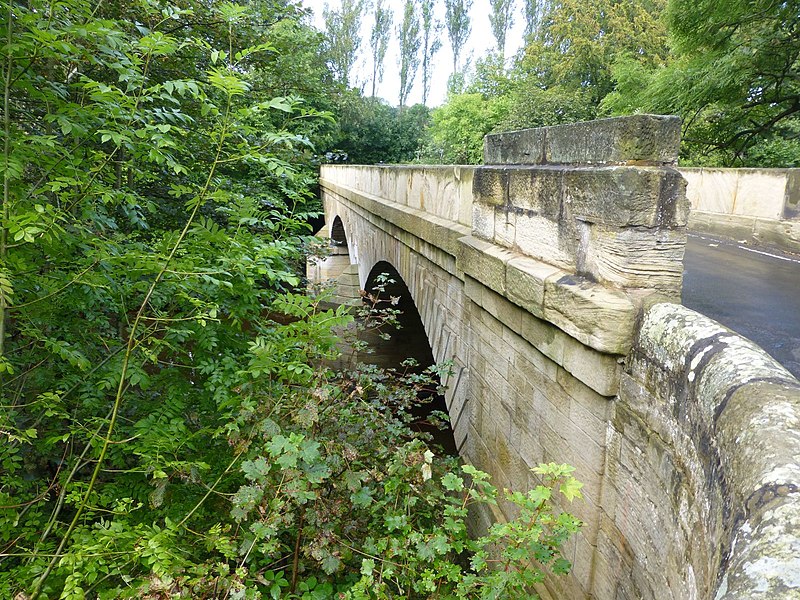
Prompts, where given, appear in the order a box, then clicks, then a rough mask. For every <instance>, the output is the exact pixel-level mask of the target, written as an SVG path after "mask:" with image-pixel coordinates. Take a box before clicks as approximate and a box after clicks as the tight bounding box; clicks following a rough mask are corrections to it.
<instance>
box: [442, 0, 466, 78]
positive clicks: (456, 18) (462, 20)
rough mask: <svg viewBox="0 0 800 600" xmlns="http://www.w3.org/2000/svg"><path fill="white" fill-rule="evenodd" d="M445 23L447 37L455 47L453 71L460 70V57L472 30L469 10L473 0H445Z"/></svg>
mask: <svg viewBox="0 0 800 600" xmlns="http://www.w3.org/2000/svg"><path fill="white" fill-rule="evenodd" d="M444 8H445V24H446V25H447V37H448V38H449V39H450V46H452V48H453V73H456V72H457V71H458V59H459V58H460V57H461V51H462V50H463V49H464V44H466V43H467V40H468V39H469V34H470V33H471V30H472V25H471V24H470V18H469V11H470V10H471V9H472V0H444Z"/></svg>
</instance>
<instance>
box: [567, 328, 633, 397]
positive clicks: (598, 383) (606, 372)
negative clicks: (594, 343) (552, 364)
mask: <svg viewBox="0 0 800 600" xmlns="http://www.w3.org/2000/svg"><path fill="white" fill-rule="evenodd" d="M564 337H565V339H564V357H563V360H562V363H561V364H562V366H563V367H564V369H566V370H567V371H569V372H570V373H571V374H572V375H573V376H575V377H576V378H577V379H579V380H580V381H581V382H583V383H584V384H586V386H587V387H590V388H591V389H593V390H594V391H595V392H597V393H598V394H600V395H601V396H609V397H611V396H614V395H616V393H617V390H618V389H619V376H620V372H621V365H620V358H618V357H616V356H613V355H610V354H604V353H601V352H597V351H596V350H592V349H591V348H589V347H587V346H584V345H583V344H581V343H580V342H579V341H578V340H576V339H574V338H571V337H569V336H564Z"/></svg>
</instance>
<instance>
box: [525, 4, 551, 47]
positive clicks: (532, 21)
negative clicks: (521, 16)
mask: <svg viewBox="0 0 800 600" xmlns="http://www.w3.org/2000/svg"><path fill="white" fill-rule="evenodd" d="M547 3H548V0H523V4H524V5H525V39H526V40H530V39H533V37H534V36H536V35H538V34H539V28H540V25H541V22H542V18H543V15H544V14H546V13H547V12H548V10H549V9H548V4H547Z"/></svg>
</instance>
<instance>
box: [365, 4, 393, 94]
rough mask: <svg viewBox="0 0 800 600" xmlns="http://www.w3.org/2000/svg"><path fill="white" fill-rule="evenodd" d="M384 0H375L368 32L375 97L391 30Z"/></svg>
mask: <svg viewBox="0 0 800 600" xmlns="http://www.w3.org/2000/svg"><path fill="white" fill-rule="evenodd" d="M383 2H384V0H377V3H376V4H375V10H374V12H373V15H374V17H375V21H374V22H373V25H372V31H371V33H370V38H369V42H370V48H371V49H372V97H373V98H374V97H375V86H376V85H377V84H378V83H380V82H381V81H383V70H384V64H383V61H384V60H385V59H386V50H387V49H388V48H389V37H390V36H391V32H392V19H393V18H394V17H393V14H392V9H391V8H389V7H387V6H384V4H383Z"/></svg>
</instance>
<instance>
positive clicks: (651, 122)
mask: <svg viewBox="0 0 800 600" xmlns="http://www.w3.org/2000/svg"><path fill="white" fill-rule="evenodd" d="M680 137H681V120H680V118H678V117H674V116H664V115H633V116H629V117H615V118H611V119H599V120H596V121H586V122H582V123H570V124H567V125H557V126H553V127H541V128H537V129H523V130H520V131H510V132H505V133H497V134H492V135H487V136H486V138H485V139H484V146H483V161H484V163H485V164H487V165H545V164H572V165H575V164H578V165H596V164H602V165H631V164H635V165H675V164H677V160H678V149H679V146H680Z"/></svg>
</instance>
